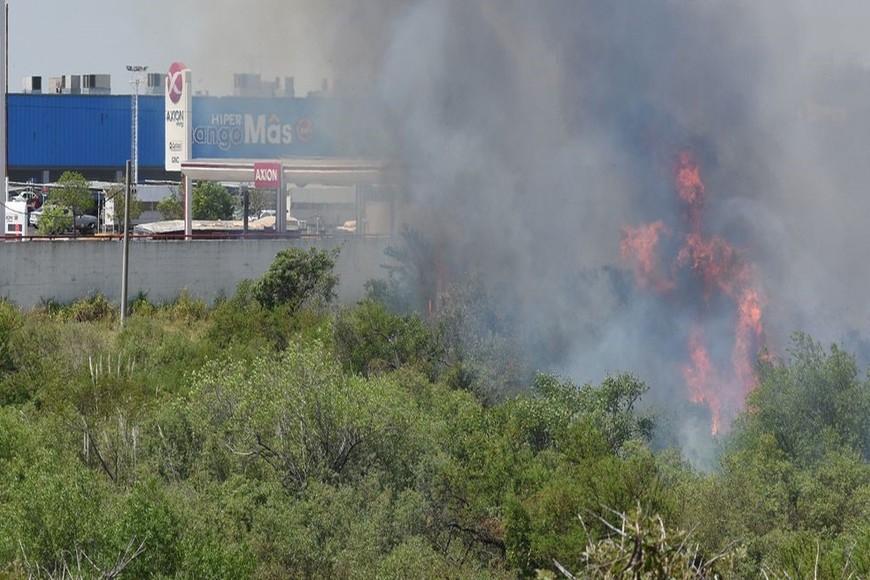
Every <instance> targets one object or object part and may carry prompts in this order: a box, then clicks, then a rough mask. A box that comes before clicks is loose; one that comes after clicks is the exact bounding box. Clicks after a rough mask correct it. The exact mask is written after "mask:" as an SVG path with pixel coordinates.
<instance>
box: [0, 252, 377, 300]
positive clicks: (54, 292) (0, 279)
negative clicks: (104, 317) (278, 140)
mask: <svg viewBox="0 0 870 580" xmlns="http://www.w3.org/2000/svg"><path fill="white" fill-rule="evenodd" d="M388 245H390V240H388V239H385V238H348V239H347V240H343V241H339V240H326V239H324V240H304V239H293V240H191V241H164V240H160V241H154V240H131V241H130V269H129V270H130V276H129V285H128V298H129V299H130V300H132V299H133V298H134V297H135V296H136V295H137V294H138V293H139V292H140V291H141V292H145V293H147V296H148V300H150V301H151V302H154V303H158V302H165V301H171V300H174V299H175V298H176V297H177V296H178V294H179V293H180V292H181V291H182V290H184V289H187V291H188V292H190V293H191V295H193V296H195V297H198V298H201V299H203V300H205V301H207V302H209V303H211V302H213V301H214V300H215V299H217V298H219V297H220V296H222V295H223V296H231V295H232V294H233V292H235V290H236V286H237V285H238V283H239V282H240V281H241V280H243V279H245V278H249V279H256V278H259V277H260V276H262V275H263V273H265V272H266V270H268V268H269V266H270V265H271V264H272V261H273V260H274V258H275V254H277V253H278V252H279V251H281V250H282V249H284V248H287V247H289V246H299V247H303V248H309V247H312V246H313V247H316V248H319V249H328V248H334V247H336V246H341V247H342V249H341V253H340V254H339V257H338V260H337V264H336V270H337V271H338V273H339V276H340V282H339V287H338V290H337V291H338V298H339V301H340V302H342V303H352V302H355V301H356V300H358V299H360V298H361V297H362V296H363V292H364V288H363V285H364V284H365V282H366V281H367V280H369V279H371V278H384V277H386V273H385V271H384V269H383V268H381V267H380V265H381V264H384V263H387V262H388V261H389V259H388V258H387V257H386V256H385V255H384V249H385V248H386V247H387V246H388ZM122 252H123V244H122V242H120V241H118V240H99V239H97V238H87V239H84V240H69V241H43V240H35V241H23V242H11V241H7V242H0V297H3V298H8V299H10V300H12V301H13V302H14V303H15V304H17V305H18V306H19V307H20V308H22V309H23V310H29V309H30V308H32V307H33V306H36V305H38V304H39V303H40V302H41V301H44V300H56V301H59V302H70V301H72V300H75V299H76V298H80V297H83V296H87V295H93V294H97V293H101V294H103V295H104V296H105V297H106V298H108V299H109V300H111V301H112V302H115V303H120V298H121V263H122Z"/></svg>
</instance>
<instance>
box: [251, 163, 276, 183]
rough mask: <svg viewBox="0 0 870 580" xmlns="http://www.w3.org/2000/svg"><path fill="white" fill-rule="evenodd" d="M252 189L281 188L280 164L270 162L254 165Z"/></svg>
mask: <svg viewBox="0 0 870 580" xmlns="http://www.w3.org/2000/svg"><path fill="white" fill-rule="evenodd" d="M254 187H256V188H257V189H278V188H279V187H281V164H280V163H274V162H271V161H270V162H257V163H254Z"/></svg>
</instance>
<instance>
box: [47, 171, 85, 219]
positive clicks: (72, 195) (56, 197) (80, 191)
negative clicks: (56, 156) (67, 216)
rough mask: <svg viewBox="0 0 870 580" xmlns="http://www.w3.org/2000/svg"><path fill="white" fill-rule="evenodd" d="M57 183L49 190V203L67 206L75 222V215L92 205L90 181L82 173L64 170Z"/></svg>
mask: <svg viewBox="0 0 870 580" xmlns="http://www.w3.org/2000/svg"><path fill="white" fill-rule="evenodd" d="M57 183H58V185H59V187H58V188H56V189H55V190H54V191H52V192H51V203H52V204H54V205H58V206H60V207H68V208H69V209H70V211H71V212H72V214H73V215H72V222H73V224H75V216H77V215H81V214H83V213H85V211H86V210H89V209H92V208H93V207H94V198H93V197H92V196H91V190H90V183H89V182H88V180H87V179H85V176H84V175H82V174H81V173H78V172H75V171H65V172H64V173H63V175H61V176H60V179H58V180H57ZM43 215H44V214H43ZM73 229H75V228H73Z"/></svg>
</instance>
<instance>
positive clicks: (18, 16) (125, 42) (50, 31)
mask: <svg viewBox="0 0 870 580" xmlns="http://www.w3.org/2000/svg"><path fill="white" fill-rule="evenodd" d="M8 3H9V15H10V16H9V18H10V22H9V76H10V79H9V86H10V90H12V91H20V90H21V87H22V79H23V77H25V76H29V75H42V76H43V77H50V76H59V75H62V74H85V73H108V74H111V75H113V86H112V88H113V91H114V92H126V91H128V85H127V79H128V77H127V73H126V70H125V65H127V64H142V65H147V66H149V67H150V69H151V70H153V71H160V72H162V71H164V70H166V69H167V68H168V67H169V64H171V63H172V62H173V61H175V60H179V61H182V62H186V63H187V64H188V65H189V66H191V67H192V69H193V71H194V84H195V86H196V88H197V89H198V90H209V91H211V92H213V93H223V92H227V91H229V90H230V89H231V87H232V84H231V83H232V73H233V72H242V71H245V72H259V73H262V74H263V75H264V77H270V76H290V75H294V76H295V77H296V81H297V89H298V90H300V91H303V92H304V91H307V90H311V89H316V88H318V86H319V83H320V79H321V78H323V77H326V76H330V71H329V63H328V62H326V61H322V62H321V61H320V59H323V58H324V54H325V53H326V51H323V52H319V51H317V46H318V42H319V41H320V40H321V39H322V40H323V42H324V43H327V42H329V41H330V37H329V35H330V34H332V33H334V32H335V29H331V27H332V26H333V25H334V22H332V21H331V19H333V18H334V17H333V16H329V17H324V13H325V12H326V11H327V10H329V11H332V14H333V15H334V14H336V13H340V12H341V4H342V1H341V0H324V2H323V3H311V2H309V3H302V2H299V3H297V2H292V1H288V2H287V3H286V6H287V9H283V8H282V9H280V10H279V11H280V12H281V13H280V14H275V13H274V12H276V10H275V9H272V10H267V9H266V8H265V7H266V6H275V5H276V3H274V2H268V1H267V0H250V1H245V2H242V1H240V0H149V1H147V2H130V1H129V0H77V1H75V2H72V1H70V0H8ZM735 3H736V4H740V3H741V0H737V1H736V2H735ZM278 4H279V5H280V3H278ZM318 4H321V5H322V6H323V8H321V7H318V8H317V10H316V11H317V12H320V14H311V13H310V12H309V11H308V10H305V9H291V7H294V6H295V7H296V8H298V7H299V6H300V5H302V6H309V7H310V6H317V5H318ZM777 4H779V3H777ZM780 6H781V4H780ZM203 8H205V9H204V10H203ZM790 8H793V9H794V13H793V14H783V15H782V18H785V19H794V20H796V21H797V26H796V30H798V31H799V36H800V38H799V39H797V40H798V45H799V46H800V47H801V49H802V50H805V51H806V54H807V56H809V57H811V58H813V59H816V58H821V59H825V58H827V57H833V58H837V59H843V58H846V59H850V60H854V61H856V62H857V63H860V64H863V65H865V66H868V67H870V35H868V34H867V23H868V22H870V2H861V1H857V0H835V1H833V2H829V1H825V2H822V1H821V0H795V1H794V2H792V3H791V6H790ZM258 9H261V10H262V12H263V13H262V14H261V13H258ZM312 12H313V11H312ZM769 18H770V19H771V26H776V20H777V19H778V18H779V15H778V14H776V13H773V14H771V15H770V16H769ZM351 29H352V28H351ZM342 30H346V29H342ZM276 39H281V41H280V44H281V45H282V46H285V47H286V49H285V50H283V51H281V54H277V53H276V51H275V50H274V46H275V45H276ZM216 47H218V48H217V50H219V51H220V52H219V54H220V55H221V56H220V57H219V58H220V60H221V61H222V62H216V60H218V58H217V57H216V55H215V52H216ZM228 47H232V48H233V50H232V51H226V50H223V49H226V48H228Z"/></svg>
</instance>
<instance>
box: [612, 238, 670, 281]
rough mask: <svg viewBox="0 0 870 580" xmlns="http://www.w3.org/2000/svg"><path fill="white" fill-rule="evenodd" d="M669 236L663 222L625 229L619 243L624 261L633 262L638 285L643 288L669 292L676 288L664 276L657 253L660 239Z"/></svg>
mask: <svg viewBox="0 0 870 580" xmlns="http://www.w3.org/2000/svg"><path fill="white" fill-rule="evenodd" d="M667 234H670V230H668V228H667V227H666V226H665V224H664V223H662V222H654V223H651V224H649V225H645V226H643V225H642V226H638V227H636V228H633V227H631V226H625V227H624V228H623V236H622V241H621V242H620V243H619V249H620V252H621V253H622V259H623V260H629V259H630V260H631V262H632V266H633V267H634V274H635V276H636V277H637V281H638V284H640V285H641V287H643V288H652V289H653V290H656V291H658V292H667V291H668V290H671V289H672V288H673V287H674V283H673V281H671V280H668V279H667V277H665V276H664V275H662V273H661V271H660V269H659V259H658V254H657V253H656V250H657V248H658V245H659V237H660V236H661V235H667Z"/></svg>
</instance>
